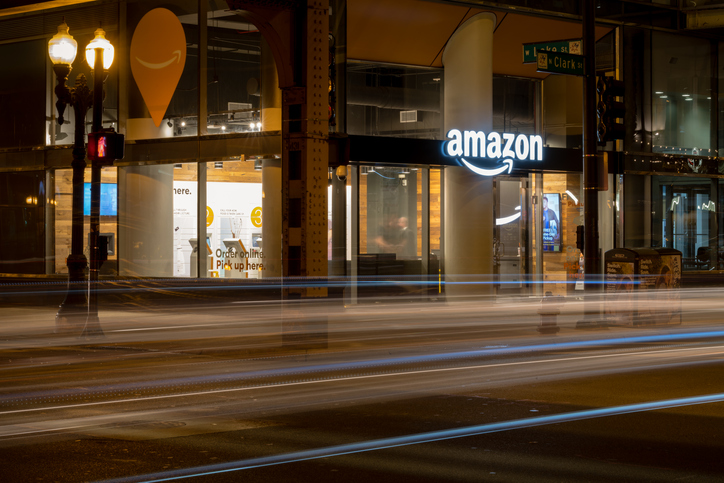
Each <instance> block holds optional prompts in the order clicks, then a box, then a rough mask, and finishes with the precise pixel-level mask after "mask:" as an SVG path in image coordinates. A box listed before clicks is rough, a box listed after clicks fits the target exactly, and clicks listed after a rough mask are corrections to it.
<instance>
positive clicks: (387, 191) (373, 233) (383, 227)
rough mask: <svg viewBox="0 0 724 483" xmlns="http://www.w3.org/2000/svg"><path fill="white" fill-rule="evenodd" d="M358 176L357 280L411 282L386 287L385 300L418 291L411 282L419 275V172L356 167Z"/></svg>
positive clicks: (372, 291) (365, 288) (372, 290)
mask: <svg viewBox="0 0 724 483" xmlns="http://www.w3.org/2000/svg"><path fill="white" fill-rule="evenodd" d="M360 175H361V176H360V178H359V254H358V256H357V257H358V258H357V261H358V274H359V277H360V279H361V280H365V279H369V278H375V277H380V276H393V277H403V278H404V279H406V280H409V281H412V282H413V283H411V284H410V285H405V286H395V287H386V288H385V289H384V290H385V294H386V295H390V294H394V293H396V291H398V292H399V293H400V294H404V293H408V291H409V290H417V289H420V288H421V287H420V286H419V285H418V284H416V283H415V282H416V281H417V280H418V278H419V276H421V275H423V270H424V268H423V267H424V265H423V261H422V238H421V237H422V221H423V219H422V204H421V201H422V199H421V197H420V195H421V193H422V183H421V179H422V178H421V174H420V173H419V169H414V168H410V167H380V166H375V167H373V166H361V167H360ZM434 268H435V269H436V268H437V267H434ZM410 277H413V278H410ZM358 290H360V291H362V292H363V293H366V292H370V293H368V295H373V294H374V295H378V294H379V293H378V292H375V291H376V290H377V289H376V288H375V287H371V286H365V285H361V286H360V287H359V288H358Z"/></svg>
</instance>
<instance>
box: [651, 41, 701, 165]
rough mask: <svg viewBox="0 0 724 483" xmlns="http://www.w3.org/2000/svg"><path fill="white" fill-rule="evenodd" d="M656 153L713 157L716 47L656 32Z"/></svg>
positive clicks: (653, 57)
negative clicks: (713, 56) (712, 85)
mask: <svg viewBox="0 0 724 483" xmlns="http://www.w3.org/2000/svg"><path fill="white" fill-rule="evenodd" d="M651 46H652V47H651V70H652V76H651V79H652V80H651V82H652V103H651V106H652V107H651V108H652V112H651V116H652V123H651V129H652V151H653V152H659V153H672V154H682V155H683V154H689V155H701V156H709V155H710V154H711V149H712V148H714V147H715V146H712V133H711V120H710V117H711V108H712V100H711V98H712V93H711V44H710V42H709V41H708V40H705V39H697V38H691V37H682V36H678V35H672V34H666V33H662V32H652V39H651Z"/></svg>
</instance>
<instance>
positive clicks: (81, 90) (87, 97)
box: [48, 21, 113, 335]
mask: <svg viewBox="0 0 724 483" xmlns="http://www.w3.org/2000/svg"><path fill="white" fill-rule="evenodd" d="M104 33H105V32H103V30H102V29H98V30H97V31H96V38H94V39H93V41H91V43H90V44H89V48H90V49H91V51H92V52H93V54H94V55H92V56H91V57H93V61H95V59H96V56H98V58H103V62H102V63H101V62H93V63H91V62H89V64H90V65H91V67H92V68H93V65H94V64H95V68H94V77H95V78H94V91H91V90H90V89H89V88H88V83H87V81H86V77H85V75H84V74H80V75H79V76H78V78H77V79H76V83H75V86H74V87H68V86H67V85H66V82H67V81H68V75H69V74H70V71H71V70H72V64H73V61H74V60H75V57H76V54H77V51H78V44H77V42H76V41H75V40H74V39H73V37H72V36H71V35H70V34H69V33H68V25H67V24H66V23H65V21H64V22H63V23H62V24H61V25H60V26H59V27H58V33H57V34H56V35H55V36H53V38H52V39H50V42H48V54H49V56H50V60H51V61H52V63H53V70H54V71H55V75H56V78H57V81H58V84H57V85H56V86H55V95H56V96H57V97H58V101H57V102H56V103H55V105H56V108H57V109H58V124H60V125H62V124H63V121H64V118H63V114H64V112H65V108H66V106H67V105H70V106H72V107H73V111H74V114H75V133H74V134H75V137H74V144H73V162H72V163H71V166H72V168H73V178H72V207H71V209H72V222H71V251H70V255H69V256H68V259H67V261H66V263H67V266H68V292H67V294H66V296H65V299H64V300H63V303H62V304H61V305H60V309H59V310H58V313H57V314H56V316H55V323H56V331H65V330H69V329H70V330H72V329H74V328H76V327H77V326H78V325H79V324H80V322H81V321H85V325H84V329H83V334H84V335H102V334H103V331H102V330H101V328H100V323H98V312H97V305H95V306H94V307H95V312H94V313H91V312H90V310H89V309H90V308H91V306H90V304H88V302H89V298H87V297H86V294H85V292H84V291H83V290H82V287H83V286H82V284H83V282H84V281H85V273H84V272H85V268H86V267H87V266H88V261H87V259H86V257H85V255H84V254H83V182H84V174H85V168H86V162H85V155H86V149H85V138H84V136H85V119H86V115H87V113H88V109H89V108H90V107H91V106H93V130H94V131H100V129H101V116H102V108H103V80H104V79H103V77H104V73H103V72H102V70H107V68H108V67H110V64H111V62H112V61H113V46H111V45H110V42H108V41H107V40H106V39H105V38H104ZM98 40H100V44H98V42H97V41H98ZM109 50H110V54H109V53H108V51H109ZM88 57H89V54H88V49H86V59H88ZM106 58H107V59H108V60H106ZM104 67H105V69H104ZM101 69H102V70H101ZM91 178H92V179H91V181H92V185H91V208H92V211H93V209H94V210H95V217H94V216H93V213H91V233H95V236H94V235H91V238H92V239H91V246H92V252H91V281H93V279H94V278H95V280H96V281H97V279H98V266H99V264H98V241H97V240H98V236H97V234H98V232H99V231H100V230H99V227H100V223H99V221H100V166H99V165H97V163H94V165H93V166H92V173H91ZM94 187H95V196H94V195H93V193H94ZM94 221H95V224H94ZM93 238H95V242H94V241H93ZM89 288H92V290H90V293H91V296H90V300H93V301H95V300H96V298H95V297H96V293H95V286H94V285H93V284H90V285H89Z"/></svg>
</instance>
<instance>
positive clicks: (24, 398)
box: [0, 344, 721, 415]
mask: <svg viewBox="0 0 724 483" xmlns="http://www.w3.org/2000/svg"><path fill="white" fill-rule="evenodd" d="M550 345H551V346H556V347H558V346H559V345H556V344H550ZM561 345H566V344H561ZM719 348H721V346H720V347H719ZM696 349H697V348H676V349H665V350H649V351H644V352H629V353H616V354H598V355H590V356H579V357H564V358H556V359H547V360H540V359H538V360H532V361H516V362H503V363H492V364H482V365H474V366H471V365H467V366H462V367H448V368H434V369H411V370H407V371H400V372H386V373H374V374H363V375H354V376H350V375H337V376H334V375H332V376H327V377H319V376H318V375H317V376H316V377H315V378H313V379H306V380H304V379H302V380H293V381H283V382H267V383H263V382H262V383H258V384H254V385H248V386H244V387H234V388H227V389H209V390H196V391H189V392H182V393H176V394H165V395H158V396H145V397H136V398H121V399H114V400H110V401H97V402H86V403H77V404H65V405H60V406H44V407H38V408H27V409H15V410H8V411H0V415H8V414H19V413H32V412H45V411H51V410H60V409H73V408H80V407H89V406H103V405H110V404H119V403H129V402H145V401H153V400H160V399H170V398H179V397H191V396H205V395H211V394H221V393H230V392H240V391H250V390H255V389H269V388H280V387H290V386H301V385H308V384H320V383H327V382H343V381H353V380H361V379H376V378H387V377H395V376H405V375H419V374H426V373H428V374H429V373H435V372H448V371H464V370H478V369H484V368H493V367H505V366H516V365H527V364H544V363H551V362H569V361H575V360H585V359H600V358H604V357H624V356H639V355H651V354H660V353H663V352H681V351H687V350H696ZM710 349H711V348H710ZM476 352H477V351H476ZM423 357H425V356H418V357H411V358H399V360H405V359H419V360H421V361H423V362H429V360H427V359H423ZM430 358H431V359H432V360H440V359H439V358H436V357H435V356H430ZM433 358H434V359H433ZM373 362H374V361H370V362H367V363H340V364H327V365H319V366H305V367H300V368H297V369H295V370H289V369H286V368H284V369H271V370H264V371H255V372H250V373H239V375H237V376H232V375H229V376H227V377H228V378H233V379H232V380H238V379H240V380H245V379H247V378H254V377H266V375H270V376H277V377H278V376H289V375H295V376H297V377H298V376H300V375H307V376H311V375H316V374H317V373H318V372H321V370H319V369H317V370H312V369H311V368H329V367H335V368H338V367H342V366H344V367H345V368H346V369H360V368H377V366H379V365H389V363H385V364H374V363H373ZM327 370H332V369H327ZM250 374H254V375H255V376H250ZM258 374H264V376H259V375H258ZM228 378H224V379H226V380H227V381H228ZM190 380H195V381H196V382H197V383H199V382H207V381H213V382H219V381H220V378H219V375H218V374H214V375H210V376H199V377H194V378H180V379H175V380H174V381H176V382H175V384H169V383H168V381H164V382H159V383H157V384H154V385H153V386H150V385H149V384H148V383H147V382H139V383H131V384H123V385H115V386H102V387H103V388H104V389H103V390H101V389H97V390H93V391H88V392H74V393H68V392H65V393H60V392H58V391H52V392H53V393H55V394H52V395H51V392H50V391H49V392H45V393H31V394H26V395H21V396H15V397H14V400H12V402H13V403H24V402H27V403H31V402H38V399H41V400H42V399H50V398H62V397H69V396H75V395H78V394H81V395H83V396H84V397H86V398H87V397H90V396H96V397H98V396H109V395H116V396H121V394H120V393H122V392H124V391H131V390H132V391H138V390H139V389H147V388H152V387H155V388H159V387H164V386H166V387H168V386H171V387H170V388H171V389H173V388H178V387H181V386H186V387H187V388H188V389H191V387H190V386H191V385H192V384H191V383H190V382H189V381H190ZM114 393H115V394H114ZM8 402H9V401H8V400H7V399H6V400H4V401H0V403H8ZM49 402H50V401H49Z"/></svg>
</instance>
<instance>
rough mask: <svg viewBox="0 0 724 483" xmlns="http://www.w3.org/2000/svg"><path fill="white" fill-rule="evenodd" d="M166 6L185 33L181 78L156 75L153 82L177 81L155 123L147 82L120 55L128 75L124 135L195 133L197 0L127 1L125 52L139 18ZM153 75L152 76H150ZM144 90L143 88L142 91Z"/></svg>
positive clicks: (155, 61) (197, 57)
mask: <svg viewBox="0 0 724 483" xmlns="http://www.w3.org/2000/svg"><path fill="white" fill-rule="evenodd" d="M161 7H162V8H169V9H171V10H172V11H173V13H174V14H175V15H176V16H177V17H178V19H179V22H180V23H181V26H182V27H183V32H184V35H185V37H186V62H185V64H184V68H183V71H182V72H181V76H180V78H177V79H176V78H173V76H171V78H156V79H155V80H156V82H163V83H166V84H170V83H172V82H175V81H178V84H176V86H175V89H174V90H173V94H172V96H171V100H170V101H168V106H167V107H166V111H165V114H164V117H163V120H162V121H161V122H160V123H159V125H158V126H156V124H155V123H154V121H153V119H152V118H151V115H150V113H149V110H148V107H147V106H146V99H145V97H144V96H147V95H149V92H150V91H149V90H148V85H147V84H144V85H143V86H141V85H140V84H139V82H138V80H137V79H135V77H134V75H133V72H132V69H131V60H130V58H125V59H119V61H121V62H125V66H124V70H125V72H127V75H128V80H129V82H128V85H129V93H128V94H129V100H128V120H127V124H126V129H127V130H126V133H127V135H126V137H127V139H129V140H132V139H157V138H170V137H177V136H195V135H196V134H198V105H199V90H198V89H199V85H198V78H199V76H198V70H199V65H198V62H199V60H198V59H199V28H198V2H197V1H196V0H178V1H175V2H173V6H169V5H168V3H167V2H162V1H157V0H154V1H146V0H144V1H130V2H128V14H127V32H126V35H127V38H128V41H129V45H128V46H127V49H129V50H127V52H128V51H130V47H131V44H132V41H133V36H134V35H135V34H136V30H137V27H138V25H139V22H141V19H142V18H143V17H144V15H146V14H147V13H148V12H150V11H151V10H153V9H155V8H161ZM165 60H166V59H161V58H159V59H154V60H149V61H145V60H144V61H145V62H147V63H157V64H163V63H164V61H165ZM152 79H153V78H152ZM142 91H144V92H142Z"/></svg>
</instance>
